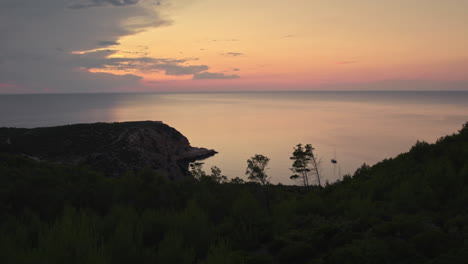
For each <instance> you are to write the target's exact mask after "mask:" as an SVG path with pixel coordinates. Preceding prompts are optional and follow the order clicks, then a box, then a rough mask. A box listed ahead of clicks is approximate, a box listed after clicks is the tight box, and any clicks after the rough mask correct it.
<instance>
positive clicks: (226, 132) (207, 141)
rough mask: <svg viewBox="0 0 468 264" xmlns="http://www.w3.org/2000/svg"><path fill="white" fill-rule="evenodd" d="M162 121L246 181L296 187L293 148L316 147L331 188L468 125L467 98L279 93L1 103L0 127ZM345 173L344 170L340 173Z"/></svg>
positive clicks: (8, 98) (0, 98) (37, 98)
mask: <svg viewBox="0 0 468 264" xmlns="http://www.w3.org/2000/svg"><path fill="white" fill-rule="evenodd" d="M136 120H160V121H163V122H164V123H166V124H168V125H170V126H172V127H175V128H176V129H177V130H179V131H180V132H181V133H182V134H184V135H185V136H186V137H187V138H188V139H189V140H190V142H191V143H192V145H193V146H199V147H206V148H213V149H216V150H217V151H219V154H218V155H216V156H215V157H212V158H210V159H208V160H206V161H205V169H206V170H207V171H208V170H209V167H210V166H213V165H216V166H218V167H220V168H221V170H222V171H223V173H224V174H226V175H227V176H228V177H241V178H246V177H245V175H244V173H245V167H246V160H247V159H248V158H249V157H251V156H253V155H254V154H263V155H266V156H268V157H270V158H271V162H270V169H269V174H270V175H271V176H272V182H274V183H278V182H281V183H283V184H291V183H293V182H292V181H291V180H290V179H289V176H290V175H291V173H290V171H289V167H291V161H290V160H289V157H290V155H291V152H292V148H293V147H294V146H295V145H296V144H297V143H304V144H307V143H310V144H312V145H313V146H314V147H315V148H316V154H318V155H319V156H320V157H322V160H323V163H322V167H323V173H324V175H325V177H324V178H325V179H326V180H329V181H330V182H332V181H334V180H335V179H336V178H337V177H338V175H334V172H333V167H332V164H331V162H330V159H332V158H333V157H334V156H335V154H334V153H335V152H336V158H337V159H338V163H339V164H340V167H341V172H342V174H344V173H352V172H354V170H355V169H356V168H357V167H359V166H360V165H361V164H362V163H364V162H366V163H368V164H374V163H375V162H378V161H380V160H382V159H384V158H390V157H394V156H395V155H397V154H399V153H401V152H406V151H408V150H409V148H410V147H411V146H412V145H413V144H414V143H415V142H416V140H425V141H428V142H434V141H435V140H436V139H437V138H439V137H441V136H443V135H447V134H452V133H455V132H456V131H458V130H459V129H460V128H461V126H462V124H463V123H465V122H467V121H468V92H276V93H274V92H272V93H198V94H195V93H194V94H188V93H185V94H182V93H181V94H176V93H173V94H170V93H169V94H73V95H0V126H15V127H37V126H50V125H63V124H72V123H90V122H116V121H136ZM337 172H338V170H337Z"/></svg>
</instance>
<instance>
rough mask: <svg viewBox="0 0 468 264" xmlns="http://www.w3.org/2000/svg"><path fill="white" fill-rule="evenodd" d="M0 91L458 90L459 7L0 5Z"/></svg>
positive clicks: (434, 1)
mask: <svg viewBox="0 0 468 264" xmlns="http://www.w3.org/2000/svg"><path fill="white" fill-rule="evenodd" d="M0 36H1V41H0V93H51V92H58V93H62V92H63V93H66V92H132V91H254V90H272V91H276V90H285V91H289V90H468V0H393V1H376V0H341V1H338V0H288V1H279V0H268V1H267V0H255V1H252V0H237V1H227V0H160V1H157V0H139V1H138V0H40V1H39V0H0Z"/></svg>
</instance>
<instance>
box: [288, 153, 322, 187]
mask: <svg viewBox="0 0 468 264" xmlns="http://www.w3.org/2000/svg"><path fill="white" fill-rule="evenodd" d="M290 159H291V160H293V164H292V168H291V171H292V172H293V173H294V174H293V175H292V176H291V177H290V178H291V179H293V180H296V179H302V182H303V184H304V186H306V187H307V186H309V185H310V184H309V176H310V175H311V174H312V175H313V174H315V175H316V176H317V182H318V185H319V186H322V185H321V183H320V171H319V165H320V161H319V160H317V158H316V156H315V155H314V148H313V147H312V145H311V144H307V145H305V146H302V144H297V145H296V147H295V148H294V151H293V155H292V157H291V158H290Z"/></svg>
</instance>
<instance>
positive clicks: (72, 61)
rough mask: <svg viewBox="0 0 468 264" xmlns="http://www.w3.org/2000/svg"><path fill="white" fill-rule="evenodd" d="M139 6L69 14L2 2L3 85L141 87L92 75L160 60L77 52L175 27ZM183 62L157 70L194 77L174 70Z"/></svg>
mask: <svg viewBox="0 0 468 264" xmlns="http://www.w3.org/2000/svg"><path fill="white" fill-rule="evenodd" d="M140 2H142V3H143V1H128V0H127V1H116V0H114V1H101V0H99V1H98V0H93V1H72V2H71V3H72V4H81V5H82V8H76V6H75V9H70V8H69V7H70V1H67V0H40V1H38V0H1V1H0V36H1V41H0V83H9V84H10V83H11V84H14V85H15V87H22V89H23V90H24V91H26V92H27V91H29V92H39V93H40V92H45V91H47V92H89V91H92V92H100V91H114V90H119V89H123V88H129V87H130V88H137V87H139V86H140V80H141V77H140V76H136V75H132V74H125V75H115V74H110V73H96V72H90V71H89V69H95V68H97V69H104V68H107V67H123V64H128V65H127V66H126V67H127V68H130V67H131V64H135V65H136V66H138V67H140V66H141V65H143V64H145V63H153V64H154V63H155V62H156V60H154V59H151V58H146V57H142V58H137V59H135V60H133V61H132V60H128V61H126V62H125V61H119V60H116V59H115V58H109V56H110V55H112V54H114V53H115V52H116V51H111V50H100V51H96V52H87V53H84V54H74V53H72V52H73V51H86V50H95V49H99V48H102V47H105V46H109V45H115V44H118V40H119V39H120V38H122V37H124V36H129V35H132V34H135V33H138V32H141V31H143V30H145V29H147V28H152V27H160V26H164V25H168V24H170V22H169V21H167V20H165V19H163V18H161V16H160V15H159V13H158V12H157V11H155V10H154V9H151V8H147V6H145V5H143V4H140ZM85 6H86V7H92V6H101V7H100V8H84V7H85ZM112 6H121V7H122V8H112ZM129 21H132V22H131V23H130V22H129ZM184 62H185V61H182V60H167V59H159V60H157V63H158V64H168V65H165V66H164V65H162V66H160V68H165V69H167V70H168V72H169V73H174V74H178V73H180V72H182V71H184V70H185V71H187V72H188V71H189V70H188V69H185V68H184V67H183V66H180V67H182V69H179V68H178V67H177V66H174V65H173V64H176V65H177V64H180V63H184ZM136 66H135V67H136ZM203 69H205V68H203ZM190 70H192V72H196V71H195V70H194V69H190ZM5 91H6V88H5V87H0V92H5ZM10 92H11V89H10Z"/></svg>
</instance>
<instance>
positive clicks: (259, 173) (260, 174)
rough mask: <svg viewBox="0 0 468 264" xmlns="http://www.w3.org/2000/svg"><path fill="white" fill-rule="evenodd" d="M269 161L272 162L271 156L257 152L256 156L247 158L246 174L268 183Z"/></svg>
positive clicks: (251, 178) (256, 180)
mask: <svg viewBox="0 0 468 264" xmlns="http://www.w3.org/2000/svg"><path fill="white" fill-rule="evenodd" d="M268 162H270V158H268V157H266V156H264V155H260V154H255V156H253V157H251V158H250V159H249V160H247V169H246V171H245V174H247V175H249V177H248V179H249V180H251V181H255V182H259V183H261V184H262V185H266V184H268V183H269V178H268V175H267V174H266V169H267V165H268Z"/></svg>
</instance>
